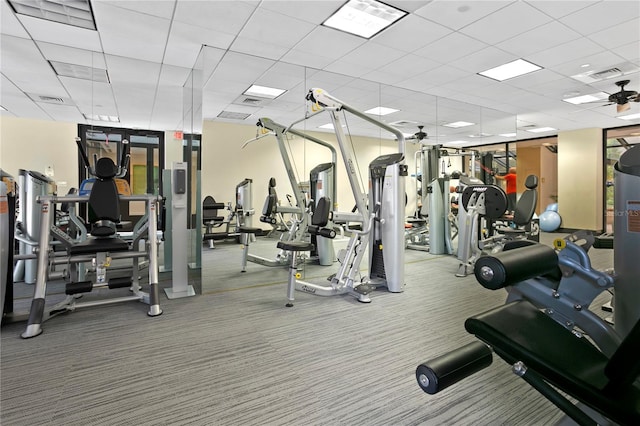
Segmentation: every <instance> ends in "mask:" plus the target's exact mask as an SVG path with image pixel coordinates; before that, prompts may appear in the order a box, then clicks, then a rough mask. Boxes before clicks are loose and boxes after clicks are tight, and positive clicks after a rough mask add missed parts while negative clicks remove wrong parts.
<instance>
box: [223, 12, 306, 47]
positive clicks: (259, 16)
mask: <svg viewBox="0 0 640 426" xmlns="http://www.w3.org/2000/svg"><path fill="white" fill-rule="evenodd" d="M315 27H316V26H315V25H314V24H311V23H309V22H305V21H302V20H300V19H296V18H291V17H289V16H286V15H283V14H281V13H277V12H272V11H269V10H262V11H261V12H260V13H255V14H254V15H253V16H252V17H251V18H250V19H249V21H248V22H247V24H246V25H245V26H244V27H243V28H242V30H241V31H240V32H239V33H238V37H239V38H244V39H247V40H253V42H254V44H262V43H267V44H268V45H276V46H281V47H287V48H290V47H293V46H294V45H295V44H296V43H297V42H298V40H300V39H301V38H303V37H305V36H306V35H307V34H309V33H310V32H311V31H312V30H313V29H314V28H315ZM232 46H233V45H232ZM258 52H259V50H258Z"/></svg>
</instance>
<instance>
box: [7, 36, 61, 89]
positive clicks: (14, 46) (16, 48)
mask: <svg viewBox="0 0 640 426" xmlns="http://www.w3.org/2000/svg"><path fill="white" fill-rule="evenodd" d="M1 43H2V45H1V46H2V49H0V55H1V62H2V74H3V75H4V76H6V77H7V78H8V79H9V80H10V81H11V82H12V83H13V84H14V85H16V86H18V87H19V88H20V90H22V91H23V92H25V93H36V94H38V95H47V96H60V97H67V93H66V92H65V90H64V87H63V86H62V85H61V84H60V81H59V80H58V78H57V76H56V74H55V72H54V71H53V69H52V68H51V66H49V64H48V63H47V61H46V60H45V59H44V58H43V57H42V55H41V54H40V51H39V50H38V49H37V47H36V46H35V43H34V42H33V40H30V39H25V38H19V37H11V36H2V40H1Z"/></svg>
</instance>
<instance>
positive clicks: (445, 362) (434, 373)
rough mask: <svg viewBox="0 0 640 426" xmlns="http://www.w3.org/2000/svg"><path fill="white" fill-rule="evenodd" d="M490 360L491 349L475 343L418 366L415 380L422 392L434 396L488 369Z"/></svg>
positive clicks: (480, 343)
mask: <svg viewBox="0 0 640 426" xmlns="http://www.w3.org/2000/svg"><path fill="white" fill-rule="evenodd" d="M492 360H493V357H492V355H491V349H490V348H489V347H488V346H487V345H485V344H484V343H482V342H478V341H476V342H472V343H469V344H468V345H465V346H463V347H461V348H458V349H456V350H454V351H451V352H448V353H446V354H444V355H441V356H439V357H437V358H434V359H432V360H430V361H427V362H424V363H422V364H420V365H419V366H418V368H417V369H416V379H417V380H418V385H420V388H421V389H422V390H423V391H425V392H426V393H428V394H431V395H434V394H436V393H438V392H440V391H441V390H443V389H445V388H448V387H449V386H451V385H454V384H456V383H458V382H459V381H460V380H462V379H464V378H466V377H469V376H470V375H472V374H473V373H476V372H478V371H480V370H482V369H483V368H485V367H488V366H489V365H491V361H492Z"/></svg>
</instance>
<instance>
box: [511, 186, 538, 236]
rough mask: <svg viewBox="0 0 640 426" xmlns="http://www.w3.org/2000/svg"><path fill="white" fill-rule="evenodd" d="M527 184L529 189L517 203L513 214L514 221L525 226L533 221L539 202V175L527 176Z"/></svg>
mask: <svg viewBox="0 0 640 426" xmlns="http://www.w3.org/2000/svg"><path fill="white" fill-rule="evenodd" d="M525 186H526V187H527V189H526V190H525V191H524V192H523V193H522V195H521V196H520V199H519V200H518V202H517V203H516V210H515V213H514V215H513V221H514V222H515V224H516V225H518V226H524V225H526V224H527V223H529V222H531V219H532V218H533V214H534V213H535V212H536V206H537V204H538V190H537V187H538V177H537V176H535V175H529V176H527V179H526V181H525Z"/></svg>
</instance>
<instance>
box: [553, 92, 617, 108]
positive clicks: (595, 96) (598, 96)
mask: <svg viewBox="0 0 640 426" xmlns="http://www.w3.org/2000/svg"><path fill="white" fill-rule="evenodd" d="M608 97H609V95H608V94H606V93H604V92H597V93H591V94H589V95H582V96H575V97H573V98H566V99H563V101H565V102H569V103H570V104H574V105H580V104H585V103H587V102H595V101H601V100H604V99H607V98H608Z"/></svg>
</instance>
